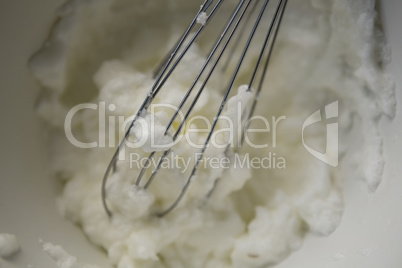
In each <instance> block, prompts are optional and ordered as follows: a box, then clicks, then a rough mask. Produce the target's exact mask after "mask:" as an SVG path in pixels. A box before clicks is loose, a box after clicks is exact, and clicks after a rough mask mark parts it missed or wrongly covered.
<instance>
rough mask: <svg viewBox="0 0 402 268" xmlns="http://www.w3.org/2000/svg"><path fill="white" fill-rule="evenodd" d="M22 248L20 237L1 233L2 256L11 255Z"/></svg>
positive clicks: (0, 254) (0, 253)
mask: <svg viewBox="0 0 402 268" xmlns="http://www.w3.org/2000/svg"><path fill="white" fill-rule="evenodd" d="M19 250H20V244H19V242H18V239H17V237H16V236H15V235H13V234H0V257H4V258H6V257H10V256H12V255H13V254H15V253H17V252H18V251H19Z"/></svg>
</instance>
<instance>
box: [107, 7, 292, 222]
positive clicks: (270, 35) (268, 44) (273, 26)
mask: <svg viewBox="0 0 402 268" xmlns="http://www.w3.org/2000/svg"><path fill="white" fill-rule="evenodd" d="M223 1H224V0H218V1H217V2H216V3H215V4H214V5H213V2H214V0H205V1H204V3H203V4H202V5H201V7H200V9H199V11H198V13H197V14H196V16H195V17H194V19H193V20H192V22H191V23H190V25H189V26H188V28H187V29H186V31H185V32H184V34H183V35H182V37H181V38H180V40H179V42H178V43H177V44H176V46H175V48H174V49H173V50H172V52H171V54H170V57H166V59H167V60H166V59H165V60H164V61H162V62H164V65H161V66H163V68H160V67H159V68H158V69H161V71H159V75H157V77H156V80H155V82H154V85H153V86H152V88H151V90H150V91H149V93H148V96H147V97H146V99H145V100H144V102H143V104H142V105H141V107H140V108H139V110H138V112H137V114H136V115H135V117H134V119H133V121H132V122H131V124H130V126H129V128H128V130H127V132H126V133H125V136H124V138H123V139H122V141H121V142H120V144H119V146H118V147H117V150H116V152H115V153H114V155H113V157H112V159H111V161H110V163H109V165H108V167H107V169H106V172H105V175H104V178H103V182H102V203H103V206H104V209H105V211H106V213H107V214H108V216H109V217H111V216H112V212H111V211H110V209H109V207H108V205H107V202H106V182H107V179H108V177H109V176H110V173H111V171H113V172H116V169H117V165H116V163H117V160H118V155H119V153H120V151H121V150H122V148H123V146H125V142H126V140H127V138H128V136H129V135H130V130H131V128H132V127H133V126H134V122H135V121H136V120H137V119H138V117H139V116H140V115H141V114H142V112H143V111H146V110H147V109H148V107H149V106H150V104H151V103H152V101H153V99H154V97H155V96H156V95H157V94H158V92H159V91H160V90H161V88H162V87H163V85H164V84H165V82H166V81H167V79H168V78H169V77H170V75H171V74H172V72H173V71H174V70H175V68H176V67H177V65H178V64H179V63H180V61H181V59H182V58H183V57H184V55H185V54H186V52H187V51H188V49H189V48H190V47H191V45H192V44H193V43H194V42H195V41H196V39H197V38H198V37H199V35H200V33H201V32H202V31H203V30H204V28H205V27H206V26H207V25H208V23H209V21H210V19H211V18H212V17H213V15H214V14H215V13H216V11H217V10H218V9H219V7H220V6H221V4H222V3H223ZM253 1H254V6H253V7H252V8H251V11H250V12H249V15H248V17H247V18H246V19H245V24H247V22H248V21H249V20H250V18H251V14H252V13H253V11H254V9H255V8H256V6H257V4H258V2H259V1H258V0H240V1H239V3H238V5H237V7H236V9H235V10H234V11H233V13H232V15H231V16H230V19H229V20H228V22H227V23H226V25H225V28H224V30H223V31H222V33H221V34H220V36H219V38H218V40H217V41H216V42H215V44H214V46H213V48H212V49H211V51H210V53H209V55H208V57H207V58H206V60H205V62H204V64H203V66H202V67H201V70H200V71H199V72H198V74H197V76H196V78H195V79H194V81H193V83H192V84H191V86H190V88H189V89H188V91H187V92H186V94H185V96H184V97H183V99H182V100H181V102H180V105H179V106H178V108H177V110H176V111H175V113H174V115H173V116H172V118H171V119H170V121H169V124H168V125H167V127H166V130H165V135H166V134H167V133H168V131H169V129H170V127H171V126H172V124H173V122H174V120H175V118H176V117H177V115H178V113H179V111H180V110H181V109H182V108H183V106H184V104H185V103H186V101H187V100H188V98H189V96H190V95H191V93H192V91H193V89H194V88H195V85H196V84H197V82H198V81H199V80H200V78H201V76H202V75H203V74H204V72H205V71H206V68H207V66H208V65H209V64H210V63H211V61H212V59H213V57H214V56H215V54H216V53H217V52H218V48H220V46H222V47H221V48H220V50H219V52H218V55H217V56H216V58H215V59H214V60H213V62H212V67H211V68H210V70H209V72H208V73H207V75H206V76H205V78H204V81H203V82H202V84H201V86H200V88H199V89H198V91H197V93H196V96H195V97H194V99H193V101H192V102H191V104H190V106H189V108H188V110H187V112H186V113H185V116H184V118H183V120H182V121H181V123H180V125H179V127H178V129H177V130H176V132H175V133H174V135H173V141H175V140H176V139H177V137H178V135H179V134H180V132H181V129H182V127H183V126H184V124H185V122H186V120H187V118H188V117H189V115H190V113H191V112H192V110H193V108H194V106H195V105H196V103H197V101H198V99H199V97H200V95H201V94H202V92H203V90H204V88H205V86H206V84H207V82H208V81H209V79H210V77H211V75H212V73H213V72H214V70H215V68H216V66H217V65H218V63H219V62H220V60H221V58H222V55H223V54H224V52H225V51H226V50H227V46H228V45H229V43H230V42H231V40H232V39H233V36H234V34H235V32H236V30H237V29H238V27H239V25H240V24H241V22H242V20H243V17H244V15H245V14H246V12H247V10H248V8H249V6H250V4H251V2H253ZM269 2H270V0H264V2H263V4H262V7H261V9H260V11H259V13H258V16H257V18H256V20H255V23H254V25H253V27H252V30H251V32H250V35H249V37H248V38H247V42H246V45H245V46H244V49H243V51H242V53H241V56H240V59H239V61H238V63H237V65H236V68H235V70H234V73H233V75H232V76H231V79H230V81H229V84H228V86H227V88H226V91H225V93H224V97H223V99H222V102H221V104H220V107H219V110H218V112H217V114H216V116H215V118H214V121H213V124H212V127H211V130H210V131H209V133H208V135H207V138H206V140H205V142H204V144H203V147H202V149H201V153H199V154H197V158H196V160H195V164H194V167H193V169H192V171H191V173H190V176H189V177H188V179H187V181H186V183H185V185H184V186H183V188H182V190H181V192H180V194H179V196H178V197H177V198H176V199H175V201H174V202H173V203H172V204H171V205H170V206H169V207H168V208H166V209H165V210H163V211H162V212H159V213H157V216H159V217H163V216H165V215H166V214H168V213H169V212H171V211H172V210H173V209H175V208H176V207H177V205H178V204H179V202H180V201H181V200H182V198H183V196H184V195H185V193H186V192H187V190H188V188H189V186H190V184H191V182H192V181H193V180H194V178H195V175H196V173H197V170H198V166H199V164H200V161H201V159H202V157H203V155H204V153H205V150H206V149H207V147H208V143H209V142H210V139H211V136H212V134H213V132H214V129H215V127H216V125H217V122H218V120H219V116H220V115H221V113H222V111H223V108H224V106H225V104H226V102H227V100H228V97H229V94H230V92H231V89H232V87H233V84H234V82H235V80H236V78H237V76H238V73H239V70H240V68H241V66H242V63H243V61H244V58H245V56H246V53H247V51H248V50H249V48H250V44H251V42H252V40H253V37H254V36H255V33H256V31H257V28H258V27H259V25H260V22H261V20H262V17H263V15H264V13H265V12H266V9H267V6H268V3H269ZM286 5H287V0H279V3H278V4H277V6H276V9H275V13H274V16H273V19H272V20H271V23H270V25H269V28H268V30H267V33H266V37H265V40H264V42H263V45H262V47H261V50H260V53H259V57H258V60H257V63H256V65H255V68H254V70H253V72H252V75H251V79H250V81H249V83H248V91H250V90H251V88H252V85H253V83H254V80H255V78H256V75H257V73H258V72H259V69H260V65H261V63H262V61H263V58H264V56H265V63H264V67H263V70H262V71H260V74H259V75H260V81H259V84H258V87H257V91H256V92H255V96H254V99H253V103H252V106H251V109H250V111H249V113H248V116H247V118H248V119H250V118H251V117H252V116H253V114H254V112H255V107H256V104H257V100H258V97H259V95H260V92H261V89H262V86H263V83H264V77H265V73H266V71H267V69H268V63H269V60H270V57H271V54H272V50H273V46H274V43H275V40H276V36H277V34H278V30H279V26H280V24H281V20H282V17H283V14H284V11H285V8H286ZM209 8H211V11H210V13H209V15H208V17H207V20H206V22H205V24H202V25H201V26H200V27H199V28H198V30H197V31H196V32H195V34H194V35H193V36H192V37H191V38H190V40H189V41H188V43H187V44H186V45H185V47H184V48H183V50H182V51H181V53H179V51H180V49H181V47H182V46H183V45H184V44H185V40H186V39H187V38H188V37H189V36H190V32H191V30H192V29H193V28H194V26H195V25H196V24H197V23H196V22H197V18H198V16H199V15H200V14H201V13H202V12H207V11H208V9H209ZM245 24H243V25H244V26H243V27H242V28H241V30H240V33H239V36H238V39H237V40H239V39H240V38H241V36H242V35H243V34H244V32H245V28H246V25H245ZM238 43H239V42H236V44H235V45H234V46H233V47H232V49H231V50H230V54H229V56H228V59H227V61H226V63H225V65H224V68H225V69H226V66H227V64H228V62H229V60H230V59H231V56H232V55H231V54H232V53H234V51H235V49H236V46H237V44H238ZM267 48H269V49H268V50H267ZM265 54H266V55H265ZM176 56H177V59H176V60H175V61H173V60H174V59H175V58H176ZM170 66H171V67H170ZM247 127H248V125H246V126H245V128H247ZM244 133H245V132H244V131H243V134H242V137H241V139H242V142H241V144H242V143H243V141H244ZM170 151H171V149H168V150H166V151H164V152H163V155H162V157H161V158H160V159H159V161H158V164H157V166H156V168H155V169H154V170H153V171H152V173H151V175H150V177H149V179H148V181H147V182H146V183H145V185H144V187H143V188H144V189H148V187H149V186H150V185H151V183H152V181H153V180H154V178H155V176H156V174H157V173H158V171H159V169H160V167H161V164H162V162H163V160H164V159H165V158H166V156H167V155H168V154H169V153H170ZM154 156H155V152H151V153H150V154H149V156H148V158H147V161H146V163H145V165H144V167H143V168H142V169H141V171H140V173H139V175H138V177H137V179H136V181H135V185H136V186H140V183H141V180H142V178H143V176H144V175H145V171H146V170H147V169H148V168H149V166H150V163H151V160H152V158H153V157H154ZM217 182H218V180H216V181H215V184H214V187H213V189H212V190H211V191H210V192H209V193H208V195H207V197H209V196H210V195H211V194H212V192H213V190H214V189H215V186H216V184H217Z"/></svg>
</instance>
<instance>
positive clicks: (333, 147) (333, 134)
mask: <svg viewBox="0 0 402 268" xmlns="http://www.w3.org/2000/svg"><path fill="white" fill-rule="evenodd" d="M324 114H325V118H324V119H322V117H321V109H320V110H317V111H315V112H314V113H313V114H312V115H310V116H309V117H308V118H307V119H306V120H305V121H304V123H303V127H302V142H303V146H304V148H306V150H307V151H308V152H309V153H310V154H311V155H313V156H314V157H315V158H317V159H318V160H320V161H322V162H324V163H326V164H328V165H330V166H332V167H337V166H338V152H339V145H338V122H331V121H333V119H335V118H338V101H334V102H332V103H330V104H328V105H326V106H325V108H324ZM323 120H326V121H328V123H326V130H327V134H326V146H325V148H326V149H325V152H324V153H321V152H319V151H317V150H314V149H313V148H311V147H310V146H308V145H307V144H306V142H305V138H304V131H305V129H306V127H308V126H310V125H313V124H315V123H318V122H321V121H323Z"/></svg>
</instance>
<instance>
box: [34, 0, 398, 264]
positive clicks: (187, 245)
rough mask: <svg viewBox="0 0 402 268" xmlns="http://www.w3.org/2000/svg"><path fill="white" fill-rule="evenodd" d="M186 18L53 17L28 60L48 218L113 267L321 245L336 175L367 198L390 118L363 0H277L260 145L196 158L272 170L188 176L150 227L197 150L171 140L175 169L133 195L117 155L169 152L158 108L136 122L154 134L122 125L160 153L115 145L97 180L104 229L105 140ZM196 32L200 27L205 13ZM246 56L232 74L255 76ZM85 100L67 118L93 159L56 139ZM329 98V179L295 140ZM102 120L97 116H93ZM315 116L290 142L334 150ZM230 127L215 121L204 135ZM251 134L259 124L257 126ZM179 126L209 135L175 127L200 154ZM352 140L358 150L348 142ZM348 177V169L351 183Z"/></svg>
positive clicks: (173, 88) (338, 198)
mask: <svg viewBox="0 0 402 268" xmlns="http://www.w3.org/2000/svg"><path fill="white" fill-rule="evenodd" d="M232 2H233V1H232ZM198 8H199V3H198V2H197V1H184V0H175V1H156V0H148V1H142V0H136V1H128V0H98V1H71V2H70V3H69V4H67V5H65V6H64V7H63V8H62V9H61V10H60V16H61V17H62V19H61V20H60V21H59V22H58V24H56V25H55V27H54V32H53V34H52V35H51V38H50V39H49V40H48V43H47V45H46V46H45V47H44V48H43V49H42V50H41V51H40V53H39V54H37V55H36V56H35V57H33V59H32V60H31V62H30V67H31V70H32V71H33V74H34V76H35V77H36V78H37V79H38V81H39V82H40V83H41V84H42V85H43V87H44V88H45V90H44V93H43V95H42V97H41V100H40V101H39V104H38V113H39V115H40V116H41V117H42V118H43V119H44V120H45V121H46V122H47V124H48V125H49V127H50V131H51V134H52V135H51V139H50V141H49V148H50V151H51V156H52V157H51V161H52V162H51V170H52V171H53V172H54V174H55V176H56V177H59V178H61V179H62V180H63V181H64V182H65V187H64V189H63V192H62V193H61V195H60V198H59V199H58V207H59V209H60V212H61V214H62V215H63V216H65V217H66V218H67V219H69V220H71V221H73V222H75V223H78V224H80V226H82V229H83V231H84V232H85V234H86V235H87V236H88V237H89V239H90V240H91V241H92V242H93V243H94V244H95V245H98V246H100V247H103V248H104V249H105V250H106V252H107V254H108V256H109V258H110V260H111V262H112V263H113V264H115V265H116V266H117V267H119V268H123V267H124V268H126V267H127V268H128V267H130V268H133V267H139V268H146V267H153V268H154V267H174V268H179V267H200V268H201V267H202V268H205V267H207V268H208V267H211V268H212V267H213V268H217V267H222V268H224V267H239V268H240V267H241V268H244V267H266V266H270V265H274V264H275V263H278V262H280V261H282V260H283V259H284V258H286V257H287V256H288V255H289V254H290V253H291V252H292V251H294V250H297V249H298V248H300V247H301V245H302V242H303V237H304V236H305V235H306V233H312V234H316V235H324V236H326V235H329V234H331V233H332V232H333V231H334V230H335V229H336V227H337V226H338V225H339V224H340V221H341V217H342V212H343V207H344V204H343V201H342V187H343V182H344V180H346V179H356V178H361V179H363V180H365V181H366V182H367V184H368V186H369V188H370V189H372V190H375V189H376V187H377V186H378V184H379V183H380V181H381V177H382V169H383V165H384V160H383V158H382V138H381V137H380V135H379V131H378V125H377V123H378V120H379V119H380V117H381V116H382V115H383V114H386V115H388V116H390V117H392V116H393V115H394V112H395V98H394V95H393V94H394V93H393V82H392V79H391V78H390V77H389V76H387V75H386V74H384V73H383V72H382V69H381V67H380V66H379V64H378V63H379V62H381V63H385V62H386V60H387V57H388V51H387V47H386V46H385V45H384V43H383V38H382V35H381V33H380V32H379V31H378V30H376V28H375V17H376V11H375V10H374V3H373V1H358V2H357V1H354V2H351V1H343V0H342V1H317V0H312V1H307V0H305V1H292V0H290V1H289V5H288V9H287V11H286V15H285V17H284V20H283V23H282V28H281V33H280V35H279V36H278V40H277V48H276V50H275V53H274V54H273V56H272V59H271V63H270V69H269V72H268V74H267V78H266V81H267V82H266V86H265V88H264V89H263V90H262V93H261V96H260V100H259V102H260V103H259V106H258V108H257V111H256V114H257V115H262V116H264V117H265V118H268V119H270V129H269V131H265V133H262V132H261V133H254V135H252V136H250V137H251V139H252V141H254V143H257V141H258V142H259V144H263V143H267V146H265V147H264V148H261V149H258V150H257V149H252V148H250V146H247V145H246V146H244V148H243V149H242V150H241V151H240V152H238V154H235V152H236V150H234V149H230V150H229V152H226V153H225V148H217V147H213V146H211V147H210V148H208V149H207V150H206V156H208V157H215V158H217V159H220V160H221V159H224V158H225V157H229V158H230V159H231V160H233V159H236V157H238V158H239V159H245V158H246V159H247V158H248V159H254V158H255V159H262V158H264V157H265V158H267V156H269V157H270V158H269V160H268V159H266V160H267V161H268V162H269V164H270V167H269V168H254V169H253V168H245V167H243V168H242V167H239V166H235V165H234V164H233V162H231V163H230V164H228V167H227V168H208V166H207V167H204V166H203V165H201V166H200V168H199V171H198V173H197V176H196V177H195V178H193V182H192V184H191V186H190V187H189V190H188V192H187V194H186V195H185V197H184V199H183V201H182V202H181V203H180V205H179V207H178V208H177V209H175V210H174V211H172V212H171V213H170V214H168V215H167V216H166V217H163V218H158V217H155V216H154V213H155V212H158V211H161V210H162V209H164V208H166V207H168V206H169V205H170V204H171V203H172V202H173V201H174V199H175V198H176V197H177V196H178V194H179V192H180V189H181V188H182V187H183V185H184V183H185V181H186V179H187V178H188V176H189V173H190V171H191V168H186V164H188V165H187V166H189V167H191V166H192V164H193V163H194V153H196V152H198V151H199V149H197V148H194V146H191V145H190V144H189V142H188V141H187V140H186V139H182V140H180V141H179V142H178V143H177V144H175V145H173V146H172V153H171V155H170V156H169V157H171V159H178V160H177V161H178V162H179V163H180V164H179V165H178V167H176V168H175V169H169V168H165V169H163V170H161V171H160V174H158V176H157V177H156V179H155V181H154V182H153V183H152V185H151V187H150V188H149V190H148V191H144V190H142V189H141V188H138V187H135V186H133V183H134V181H135V178H136V176H137V175H138V173H139V170H140V166H138V165H136V164H135V161H133V157H132V156H133V154H131V155H130V153H135V155H134V156H135V157H137V158H135V159H141V158H143V157H144V156H146V155H147V154H146V152H149V151H153V150H158V151H159V149H161V148H160V147H164V146H165V145H167V144H169V143H170V142H171V141H172V140H171V139H172V132H169V133H168V135H165V134H164V127H165V126H166V124H167V122H168V121H169V119H170V117H171V116H172V114H173V110H169V109H167V108H166V107H165V108H161V109H155V110H153V111H149V112H148V113H146V114H143V115H142V116H141V119H142V120H143V122H145V125H149V124H147V122H148V123H149V122H150V121H152V120H154V121H156V128H155V129H154V130H151V129H150V128H147V127H144V128H140V127H139V126H135V127H134V129H133V130H132V135H131V137H130V139H131V141H134V140H138V139H140V138H141V137H143V136H145V137H149V136H150V134H155V136H156V139H155V140H156V141H157V142H156V144H158V145H159V146H156V147H155V146H153V145H152V144H150V143H144V144H142V147H141V149H130V148H127V149H126V151H125V156H126V160H125V161H119V163H118V169H117V172H116V173H115V174H113V175H112V177H111V178H110V179H109V181H108V185H107V200H108V204H109V205H110V207H111V210H112V212H113V217H112V218H111V219H109V218H108V217H107V215H106V213H105V211H104V210H103V207H102V203H101V196H100V189H101V180H102V177H103V174H104V172H105V169H106V166H107V165H108V162H109V160H110V158H111V156H112V154H113V152H114V150H115V146H116V144H117V141H118V140H119V139H120V138H121V136H122V132H121V131H120V135H119V133H118V132H119V130H120V129H121V128H126V127H127V126H124V125H122V124H119V122H120V121H119V119H118V116H123V119H126V118H129V117H130V116H132V115H133V114H135V113H136V112H137V110H138V108H139V106H140V105H141V103H142V101H143V99H144V98H145V97H146V95H147V93H148V91H149V89H150V88H151V86H152V83H153V79H152V71H153V69H152V68H153V67H154V66H155V65H156V64H157V63H158V62H159V61H160V60H161V59H162V57H163V56H164V54H165V53H166V52H167V51H169V48H170V46H171V45H173V44H174V43H175V40H176V39H177V37H178V36H179V35H180V32H181V31H182V29H183V27H184V25H185V24H186V23H187V22H188V21H189V19H191V15H194V14H196V11H197V10H198ZM178 14H180V16H179V15H178ZM198 22H199V23H201V24H203V18H199V20H198ZM148 23H149V24H148ZM263 38H264V37H263V36H257V39H261V40H262V39H263ZM208 43H209V40H208V39H204V40H200V42H199V44H198V45H196V46H194V47H193V48H192V49H191V50H190V51H189V55H188V57H186V58H184V59H183V62H182V63H181V64H180V65H179V67H178V68H179V69H178V70H177V72H176V73H174V74H173V77H172V78H171V79H169V80H168V82H167V84H166V86H165V87H164V90H162V91H161V92H160V94H159V95H158V96H157V97H156V99H155V103H156V104H158V103H164V104H169V105H174V106H177V105H178V104H179V103H180V100H181V97H182V96H183V95H184V93H185V92H186V90H187V88H188V83H189V82H190V83H191V81H192V71H194V70H196V68H197V67H198V68H199V67H200V66H201V65H202V64H203V62H204V60H205V52H204V46H207V45H208ZM161 44H163V45H161ZM250 53H252V52H250ZM255 57H257V55H254V59H255ZM252 60H253V59H251V61H249V62H247V61H246V62H245V66H247V65H249V66H254V65H253V64H252ZM216 73H217V75H216V76H215V78H212V81H211V83H209V84H208V85H207V88H206V90H205V91H206V92H205V94H203V95H202V97H201V98H200V100H199V101H198V102H197V105H196V107H195V109H194V113H193V114H192V115H191V116H192V118H194V117H195V116H198V115H202V116H206V117H209V118H213V117H214V116H215V114H216V112H217V110H218V107H219V104H220V101H221V100H222V93H221V91H220V90H217V89H220V88H221V84H222V83H223V84H226V83H225V82H224V81H221V80H222V79H220V77H225V75H224V74H221V73H220V70H216ZM233 91H234V92H235V91H236V90H235V89H234V90H233ZM250 94H254V91H253V90H251V91H247V87H246V86H242V87H240V88H239V90H238V93H237V94H235V95H233V96H231V98H230V99H229V101H228V103H227V106H226V108H225V110H224V112H223V115H224V116H227V117H229V118H235V117H236V116H237V114H238V112H239V110H238V109H237V107H238V104H239V102H240V103H241V104H243V106H242V107H245V108H246V109H247V107H249V106H250V102H251V100H252V95H250ZM83 102H91V103H94V104H97V105H98V106H96V107H92V108H85V109H81V110H80V111H79V112H78V113H76V114H75V115H74V117H73V120H72V123H73V129H72V131H73V133H74V137H75V138H76V139H77V140H79V141H81V142H86V143H93V142H95V141H96V142H97V144H96V145H97V146H96V147H95V148H91V149H81V148H77V147H75V146H74V145H72V144H71V143H70V142H69V141H68V140H67V138H66V134H65V132H64V129H63V125H64V122H65V118H66V115H67V114H68V111H69V110H70V109H71V108H72V107H74V106H75V105H77V104H80V103H83ZM336 102H337V103H338V104H339V107H338V110H337V111H339V114H337V115H338V116H335V117H336V121H337V122H338V127H339V155H340V163H339V166H338V167H335V168H334V167H331V166H329V165H327V164H326V163H324V162H322V161H320V160H318V159H316V158H315V157H313V156H312V155H311V154H310V153H309V152H308V151H307V150H306V148H305V146H303V142H302V141H303V139H302V129H303V123H304V122H305V120H306V119H307V118H309V116H310V115H312V114H313V113H315V112H316V111H317V110H319V109H324V108H325V107H326V105H329V104H331V103H336ZM102 111H104V112H105V114H104V115H102V116H101V117H100V115H99V114H100V113H101V112H102ZM242 113H244V111H240V114H242ZM327 117H328V113H327ZM102 118H105V120H106V122H107V124H103V123H102V120H100V119H102ZM111 118H113V119H111ZM271 118H272V120H271ZM328 118H329V117H328ZM323 119H325V117H323ZM121 121H124V120H121ZM324 121H325V120H323V122H321V123H317V124H315V126H313V125H311V127H306V129H305V130H306V132H305V133H304V136H303V138H304V142H305V144H307V146H309V147H310V148H316V150H317V151H320V152H322V151H324V152H325V150H326V149H328V148H330V149H331V148H335V145H336V142H337V141H338V139H337V140H333V139H332V140H331V139H328V140H327V138H326V122H324ZM240 123H241V124H244V122H243V121H240ZM227 126H228V125H227V124H226V123H225V121H224V120H222V122H220V123H219V124H218V127H217V130H223V129H225V128H226V127H227ZM256 126H259V128H260V129H263V128H264V127H265V128H266V126H264V125H260V124H259V123H257V122H256ZM177 127H178V123H177V122H176V123H174V124H173V129H177ZM274 127H275V130H274ZM192 129H204V130H205V129H208V126H207V127H206V126H205V125H202V124H200V123H199V122H197V121H195V120H194V121H193V122H192V123H190V124H188V125H186V126H185V127H184V129H183V130H182V134H183V135H185V134H187V135H192V136H191V137H192V141H197V142H198V143H202V142H203V141H204V140H205V138H206V135H207V133H205V132H204V133H193V132H192V131H191V130H192ZM100 132H101V133H105V132H106V134H105V135H104V136H102V135H100V134H99V133H100ZM353 135H357V136H358V137H359V139H358V141H359V142H353V144H351V143H350V140H351V139H353ZM217 139H218V140H219V141H220V142H221V144H228V143H229V144H231V145H233V144H234V142H232V141H231V140H230V139H228V137H227V135H225V134H224V135H220V136H219V135H217ZM234 140H237V139H234ZM264 141H265V142H264ZM326 142H327V143H328V144H327V145H326ZM111 143H112V145H113V146H109V145H110V144H111ZM161 145H162V146H161ZM168 147H170V145H169V146H168ZM135 159H134V160H135ZM187 160H188V161H187ZM130 163H131V164H132V165H131V166H130ZM133 163H134V164H133ZM350 166H353V167H355V168H354V170H357V172H351V171H350V169H348V168H347V167H350ZM146 175H147V177H149V175H150V172H147V173H146ZM158 178H159V179H158ZM218 178H220V179H219V182H218V183H217V186H216V189H215V190H214V192H213V194H212V196H211V198H210V199H209V200H207V201H206V202H205V196H206V195H207V194H208V192H209V191H210V190H211V189H212V188H213V185H214V184H215V181H216V180H217V179H218ZM49 252H56V251H52V250H50V251H49ZM57 252H59V253H60V252H62V251H61V250H60V249H58V250H57ZM57 252H56V253H57ZM56 253H55V254H56ZM59 253H58V254H59ZM63 254H64V253H63ZM63 254H62V253H60V254H59V255H63ZM63 256H64V255H63ZM74 261H76V260H74ZM67 267H69V266H67ZM78 267H81V266H78ZM84 267H85V266H84Z"/></svg>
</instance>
